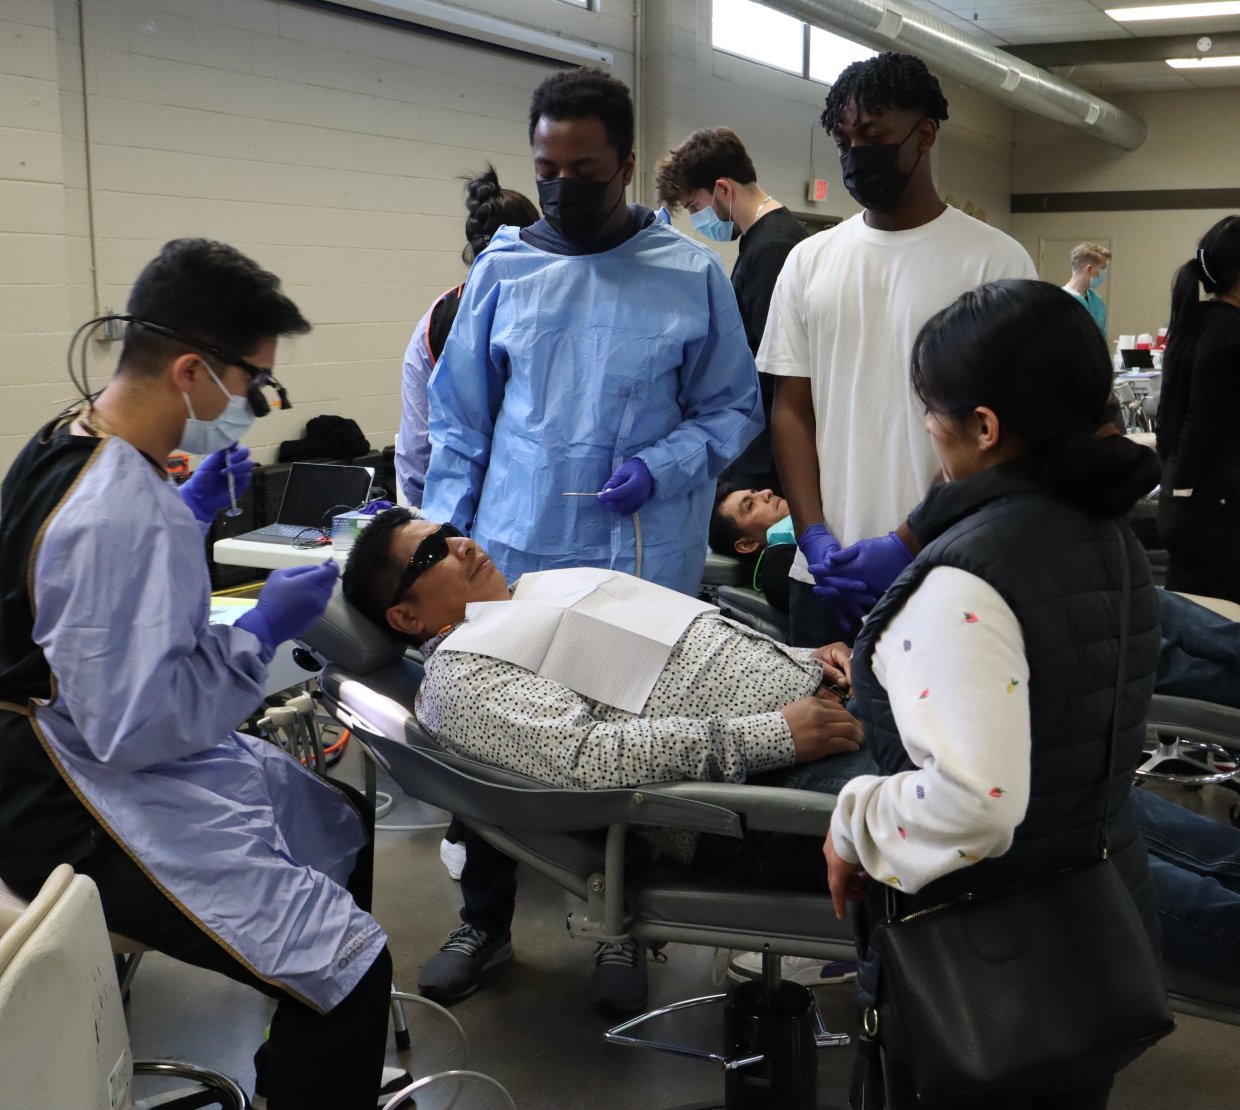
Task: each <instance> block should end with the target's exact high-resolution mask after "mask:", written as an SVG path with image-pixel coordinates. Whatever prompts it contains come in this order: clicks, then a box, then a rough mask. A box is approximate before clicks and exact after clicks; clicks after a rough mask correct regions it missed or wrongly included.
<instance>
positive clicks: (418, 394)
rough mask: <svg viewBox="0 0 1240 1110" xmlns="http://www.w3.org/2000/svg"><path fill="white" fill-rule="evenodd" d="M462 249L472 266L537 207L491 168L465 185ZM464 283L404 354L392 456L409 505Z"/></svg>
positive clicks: (437, 307) (416, 497) (438, 305)
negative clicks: (433, 390)
mask: <svg viewBox="0 0 1240 1110" xmlns="http://www.w3.org/2000/svg"><path fill="white" fill-rule="evenodd" d="M465 208H466V210H467V211H468V212H469V215H468V216H466V218H465V247H464V249H463V250H462V251H461V261H462V262H464V263H465V265H466V266H472V265H473V264H474V259H475V258H477V257H478V255H480V254H481V253H482V252H483V251H484V250H486V249H487V244H489V243H490V242H491V236H492V235H494V234H495V233H496V232H497V231H498V230H499V229H500V228H501V227H505V226H507V227H529V226H530V224H532V223H534V222H536V221H537V219H538V208H537V207H536V206H535V204H534V202H533V201H532V200H530V198H529V197H527V196H526V195H525V194H524V193H519V192H517V190H516V189H505V188H503V187H502V186H501V185H500V183H499V175H498V174H497V173H496V172H495V167H494V166H491V165H488V166H487V168H486V169H485V170H484V171H483V172H482V173H480V174H477V175H476V176H474V177H471V178H469V179H468V180H467V181H466V183H465ZM464 289H465V283H464V282H461V283H460V284H459V285H454V286H453V287H452V288H451V289H448V290H446V291H445V292H444V293H442V294H440V296H439V297H438V298H437V299H436V300H435V303H434V304H432V305H431V307H430V308H428V309H427V310H426V312H425V313H424V314H423V316H422V319H421V320H419V321H418V323H417V326H416V327H415V328H414V329H413V336H412V338H411V339H410V340H409V346H408V347H407V348H406V350H405V362H404V369H403V372H402V374H401V387H400V400H401V404H400V440H399V444H398V446H397V451H396V479H397V481H398V482H399V483H400V489H401V492H402V493H403V494H404V495H405V498H406V500H408V502H409V504H410V505H414V506H418V507H420V506H421V504H422V491H423V488H424V486H425V484H426V467H427V465H428V464H429V463H430V459H431V441H430V436H429V434H428V431H427V422H426V421H427V407H428V403H427V383H428V382H429V381H430V377H431V371H432V370H433V369H434V368H435V363H437V362H438V361H439V356H440V355H441V354H442V353H443V345H444V344H445V343H446V342H447V340H448V332H450V331H451V330H452V321H453V320H455V319H456V310H457V308H458V307H459V306H460V303H461V293H462V292H463V291H464Z"/></svg>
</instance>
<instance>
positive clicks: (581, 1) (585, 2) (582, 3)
mask: <svg viewBox="0 0 1240 1110" xmlns="http://www.w3.org/2000/svg"><path fill="white" fill-rule="evenodd" d="M560 3H562V4H572V6H573V7H574V8H585V10H586V11H593V10H594V0H560Z"/></svg>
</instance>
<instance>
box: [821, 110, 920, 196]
mask: <svg viewBox="0 0 1240 1110" xmlns="http://www.w3.org/2000/svg"><path fill="white" fill-rule="evenodd" d="M920 126H921V121H920V120H918V122H917V123H916V124H914V125H913V130H912V131H910V132H909V133H908V135H905V136H904V138H903V139H901V140H900V141H899V142H898V143H883V144H882V145H881V146H850V147H848V148H847V149H845V150H842V151H840V167H841V168H842V169H843V171H844V188H845V189H847V190H848V195H849V196H850V197H852V198H853V200H855V201H856V202H857V203H858V204H859V205H861V207H862V208H868V209H869V210H870V211H871V212H890V211H891V210H892V209H893V208H895V207H896V206H897V205H898V204H899V203H900V198H901V197H902V196H904V190H905V189H906V188H908V183H909V179H910V178H911V177H912V176H913V170H916V169H917V165H918V163H919V162H920V161H921V153H918V155H917V161H916V162H914V163H913V169H912V170H909V171H908V173H901V172H900V171H899V170H898V169H896V163H897V162H898V161H899V160H900V149H901V148H902V147H903V146H904V144H905V143H907V142H908V141H909V137H910V136H911V135H912V134H913V132H914V131H916V130H917V128H918V127H920Z"/></svg>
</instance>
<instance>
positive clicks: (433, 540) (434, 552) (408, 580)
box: [388, 524, 464, 609]
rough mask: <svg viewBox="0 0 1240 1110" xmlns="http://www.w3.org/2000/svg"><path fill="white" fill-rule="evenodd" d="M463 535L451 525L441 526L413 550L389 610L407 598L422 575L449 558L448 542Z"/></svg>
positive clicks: (389, 604) (389, 603)
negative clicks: (403, 598) (406, 595)
mask: <svg viewBox="0 0 1240 1110" xmlns="http://www.w3.org/2000/svg"><path fill="white" fill-rule="evenodd" d="M462 535H464V533H463V532H461V530H460V529H459V528H453V527H452V525H451V524H441V525H440V526H439V527H438V528H436V529H435V531H433V532H432V533H431V534H430V535H428V536H427V537H426V538H425V539H424V540H423V541H422V542H421V543H420V544H418V546H417V547H415V548H414V549H413V554H412V555H410V556H409V563H408V565H407V566H406V567H405V569H404V572H403V573H402V574H401V576H400V582H399V583H398V584H397V586H396V592H395V593H394V594H393V595H392V600H391V601H389V602H388V608H389V609H390V608H391V607H392V606H393V605H396V604H397V603H398V602H399V601H400V599H401V598H402V597H404V596H405V594H406V593H407V592H408V590H409V587H410V586H412V585H413V584H414V583H415V582H416V581H417V580H418V577H419V576H420V575H422V574H425V573H426V572H427V571H428V570H430V569H431V567H433V566H434V565H435V564H436V563H442V562H443V561H444V560H445V559H446V558H447V557H448V540H450V539H459V538H460V537H461V536H462Z"/></svg>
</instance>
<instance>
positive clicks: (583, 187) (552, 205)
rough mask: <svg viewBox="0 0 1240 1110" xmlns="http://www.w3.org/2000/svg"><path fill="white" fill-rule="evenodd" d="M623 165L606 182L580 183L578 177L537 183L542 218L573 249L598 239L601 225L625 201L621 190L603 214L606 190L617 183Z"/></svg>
mask: <svg viewBox="0 0 1240 1110" xmlns="http://www.w3.org/2000/svg"><path fill="white" fill-rule="evenodd" d="M623 168H624V164H623V163H621V164H620V166H618V167H617V168H616V172H615V173H613V174H612V175H611V177H609V178H608V179H607V180H606V181H582V180H581V179H580V178H577V177H553V178H551V180H550V181H539V182H538V206H539V207H540V208H541V209H542V214H543V218H544V219H546V221H547V223H549V224H550V225H551V226H552V228H554V229H555V231H557V232H558V233H559V234H560V235H563V236H564V238H565V239H567V240H568V241H569V242H570V243H572V244H573V245H574V246H578V247H582V246H585V245H586V244H587V243H589V242H591V241H593V240H594V239H595V238H597V237H598V234H599V232H601V231H602V230H603V225H604V224H605V223H607V221H608V220H609V219H611V214H612V213H613V212H614V211H615V210H616V208H617V207H618V206H619V204H620V202H621V201H622V200H623V199H624V190H623V189H621V190H620V195H619V196H618V197H616V203H615V204H613V205H612V206H611V207H610V208H608V209H606V210H604V208H603V204H604V202H605V201H606V200H607V190H608V189H609V188H611V183H612V182H613V181H615V180H616V177H617V176H618V175H619V173H620V170H621V169H623Z"/></svg>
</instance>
